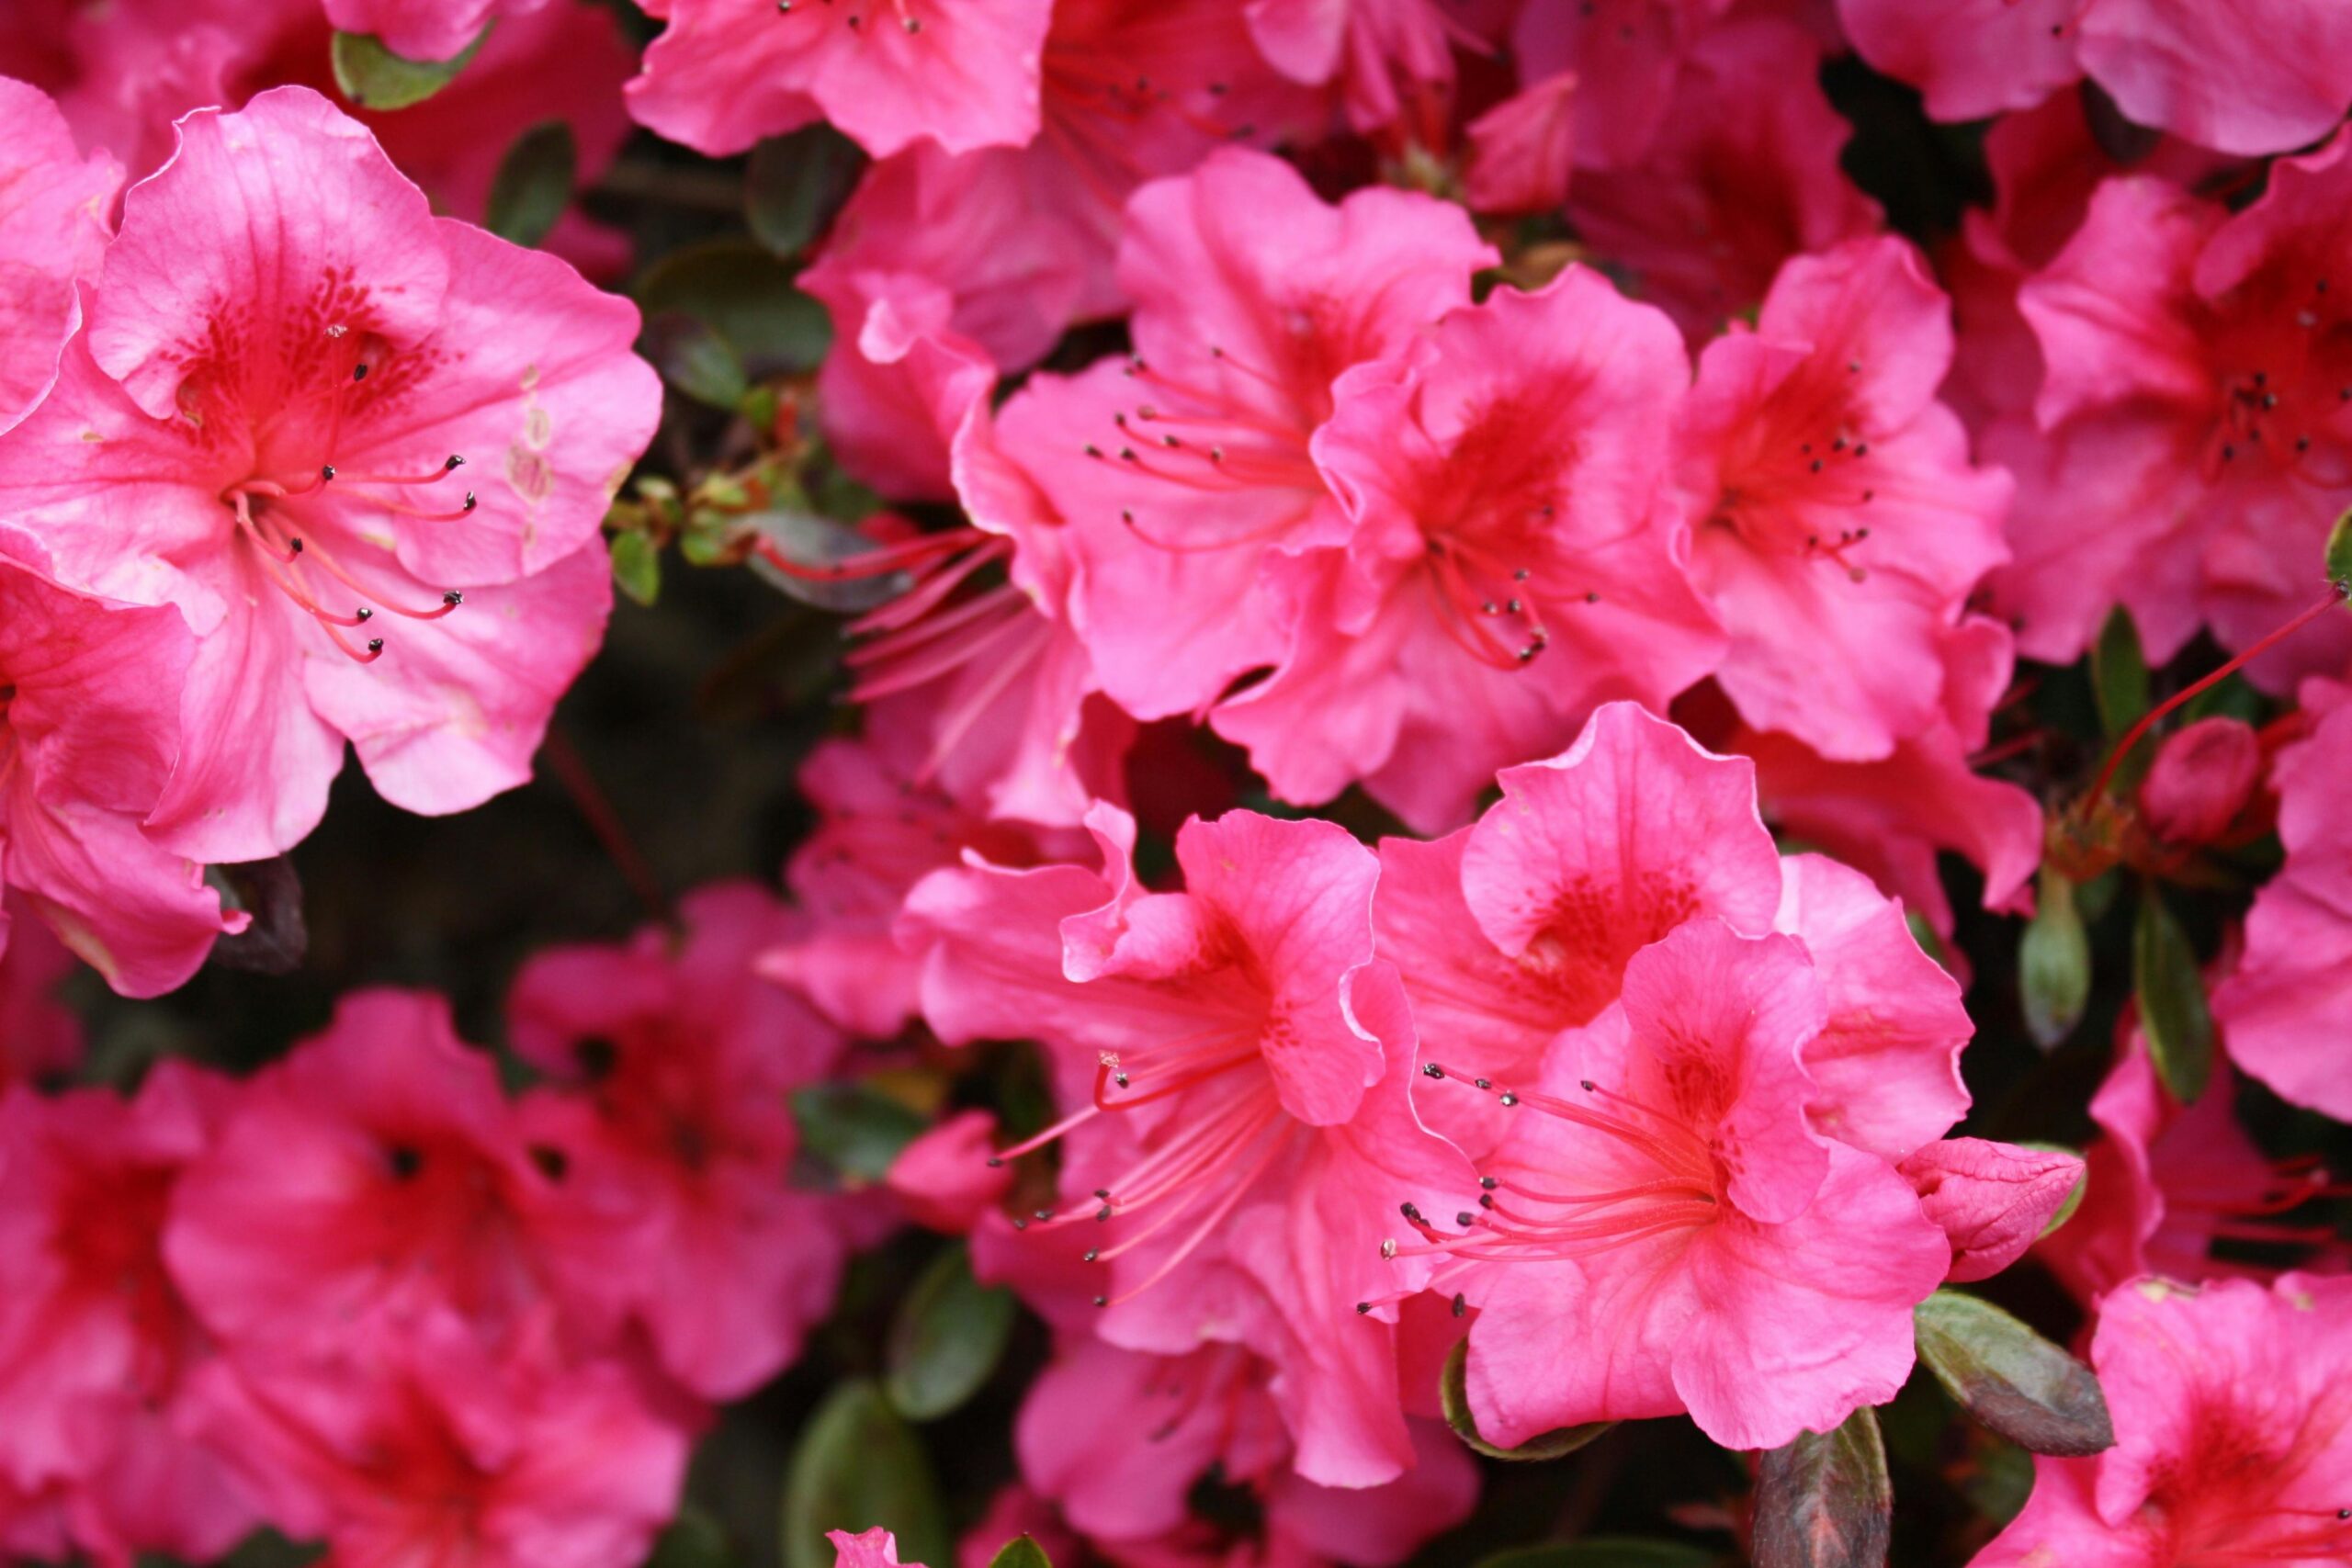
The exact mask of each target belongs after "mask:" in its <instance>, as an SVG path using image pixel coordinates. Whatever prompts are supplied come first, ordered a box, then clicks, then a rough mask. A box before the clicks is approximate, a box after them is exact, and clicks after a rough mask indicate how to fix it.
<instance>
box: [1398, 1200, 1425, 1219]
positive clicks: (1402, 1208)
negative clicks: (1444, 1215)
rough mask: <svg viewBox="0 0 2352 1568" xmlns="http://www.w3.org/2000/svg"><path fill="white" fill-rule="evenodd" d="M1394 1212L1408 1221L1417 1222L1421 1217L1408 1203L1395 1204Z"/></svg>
mask: <svg viewBox="0 0 2352 1568" xmlns="http://www.w3.org/2000/svg"><path fill="white" fill-rule="evenodd" d="M1397 1213H1400V1214H1402V1215H1404V1216H1405V1217H1406V1218H1407V1219H1408V1220H1418V1219H1419V1218H1420V1217H1421V1212H1420V1211H1419V1209H1416V1208H1415V1207H1413V1205H1412V1204H1410V1203H1409V1202H1408V1203H1399V1204H1397Z"/></svg>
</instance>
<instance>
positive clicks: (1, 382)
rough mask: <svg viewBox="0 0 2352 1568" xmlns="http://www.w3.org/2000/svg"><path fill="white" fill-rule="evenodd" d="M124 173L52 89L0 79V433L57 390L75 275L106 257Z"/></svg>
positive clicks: (82, 274) (92, 270)
mask: <svg viewBox="0 0 2352 1568" xmlns="http://www.w3.org/2000/svg"><path fill="white" fill-rule="evenodd" d="M121 185H122V170H121V168H120V167H119V165H118V164H116V163H115V161H114V160H113V159H111V158H109V157H107V155H106V154H105V153H103V152H94V153H92V154H91V155H90V157H89V158H87V159H86V160H85V159H84V158H83V157H82V156H81V155H80V154H79V153H78V152H75V151H74V136H73V133H72V132H71V131H69V130H67V129H66V127H65V120H64V118H63V117H62V115H60V114H59V113H58V112H57V106H56V105H55V104H53V103H51V101H50V99H49V96H48V95H47V94H45V93H43V92H41V91H40V89H39V88H37V87H30V86H28V85H25V84H24V83H22V82H16V81H11V80H9V79H8V78H7V77H6V76H0V430H6V429H7V428H8V426H10V425H12V424H14V423H17V420H18V419H19V418H21V417H22V416H23V415H24V414H25V413H26V412H28V410H30V409H31V407H32V406H33V404H34V403H35V402H37V401H39V400H40V396H41V394H42V393H43V392H45V391H47V390H48V389H49V383H50V379H51V378H52V377H53V376H55V375H56V373H57V351H58V350H59V349H61V348H62V347H64V345H65V339H66V338H67V336H68V335H69V334H71V333H72V332H73V331H74V326H75V325H76V316H75V310H74V279H75V278H77V277H87V276H91V275H92V274H94V273H96V271H97V268H98V258H99V257H100V256H102V255H104V254H106V247H107V238H108V234H107V212H108V210H109V209H112V207H113V206H114V197H115V192H116V191H117V190H118V189H119V188H120V186H121Z"/></svg>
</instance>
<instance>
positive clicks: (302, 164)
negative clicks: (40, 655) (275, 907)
mask: <svg viewBox="0 0 2352 1568" xmlns="http://www.w3.org/2000/svg"><path fill="white" fill-rule="evenodd" d="M183 138H184V141H183V146H182V150H181V152H180V154H179V156H178V158H177V159H176V160H175V162H174V163H173V164H171V166H170V167H169V168H168V169H166V170H165V171H164V173H163V174H161V175H158V176H157V177H155V178H154V179H153V180H150V181H148V182H146V183H145V184H143V185H141V186H139V187H138V189H137V190H136V191H135V192H134V194H133V195H132V196H131V197H129V198H128V200H127V203H126V216H125V218H124V222H123V230H122V233H121V236H120V237H119V239H117V240H116V242H115V243H114V245H113V246H112V248H111V249H109V251H108V252H107V261H106V266H105V270H104V272H103V274H102V275H101V278H100V281H99V284H98V287H97V288H96V293H95V297H94V299H93V300H92V303H91V306H90V310H89V326H88V328H87V329H86V330H85V333H84V334H83V335H82V336H81V337H80V338H78V339H76V340H75V342H74V344H72V345H71V346H69V348H68V350H67V353H66V356H65V363H64V367H63V369H62V372H61V376H60V379H59V383H58V387H57V389H56V390H55V391H54V392H53V393H52V394H51V397H50V399H49V400H48V401H47V402H46V403H44V404H43V405H42V407H41V409H40V412H38V413H36V414H35V415H34V416H33V417H31V418H30V419H28V420H27V421H26V422H25V423H23V424H20V425H18V426H17V428H16V429H15V430H14V431H11V432H9V433H8V434H6V436H5V437H0V505H5V506H6V509H7V510H8V511H9V513H11V515H12V516H13V517H14V519H15V520H16V522H17V524H18V525H20V526H22V527H23V528H25V529H26V530H27V531H28V532H30V533H32V534H33V535H35V536H37V537H38V538H40V541H41V542H42V543H43V545H44V546H45V547H47V548H48V550H49V552H50V553H51V557H52V558H54V560H55V562H56V565H57V568H58V570H59V572H60V574H61V575H62V576H63V577H64V578H66V579H67V580H68V581H74V582H77V583H81V584H85V585H87V586H89V587H91V588H93V589H94V590H96V591H99V592H112V593H116V594H119V595H120V596H123V597H126V598H130V599H134V600H138V601H141V602H145V603H169V604H176V605H178V606H179V608H180V610H181V612H182V613H183V614H184V615H186V616H187V620H188V622H189V624H190V625H191V626H193V627H195V628H196V631H197V635H198V646H197V652H196V660H195V663H194V664H193V666H192V667H191V669H190V671H189V675H188V678H187V682H186V683H185V684H186V691H185V693H184V694H183V696H182V703H181V715H182V729H183V739H182V748H181V752H180V757H179V761H178V765H177V767H176V769H175V772H174V774H173V777H172V782H171V786H170V789H169V791H168V792H167V794H166V795H165V796H164V800H163V802H162V803H161V804H160V805H159V806H158V807H157V808H156V812H155V815H154V817H153V818H151V826H152V828H153V830H154V831H155V832H156V834H157V835H158V837H159V839H160V840H161V841H163V842H164V843H166V844H167V845H169V846H170V847H172V848H174V849H176V850H178V851H180V852H183V853H187V854H191V855H195V856H198V857H199V858H203V859H210V860H241V859H252V858H257V857H263V856H266V855H269V854H272V853H275V852H277V851H279V850H282V849H284V848H285V847H287V846H288V845H289V844H291V843H293V842H294V841H296V840H299V839H300V838H301V837H302V836H303V835H304V834H305V833H307V832H308V831H309V830H310V829H311V826H312V825H313V824H315V823H316V821H317V820H318V818H319V815H320V813H321V812H322V810H323V809H324V807H325V803H326V790H327V785H328V784H329V783H330V782H331V781H332V779H333V778H334V774H335V773H336V771H337V769H338V768H339V767H340V765H341V757H342V750H343V746H344V743H345V739H349V740H350V741H351V742H353V743H354V744H355V745H356V749H357V750H358V752H359V756H360V760H361V761H362V763H363V764H364V765H365V766H366V767H367V769H368V773H369V776H370V778H371V779H372V780H373V782H374V783H375V784H376V787H377V789H378V791H379V793H381V794H382V795H385V796H386V797H387V798H388V799H390V800H391V801H393V802H394V803H396V804H398V805H401V806H403V807H409V808H411V809H415V810H422V811H428V812H442V811H454V810H458V809H462V808H464V807H469V806H472V805H475V804H477V803H479V802H480V801H481V800H482V799H484V798H486V797H488V796H489V795H493V794H495V793H497V792H498V791H500V790H502V789H505V788H508V787H511V786H512V785H514V784H517V783H519V782H521V781H522V779H524V778H525V777H526V776H527V773H528V768H529V760H530V755H531V753H532V751H533V750H535V749H536V748H537V741H538V738H539V735H540V733H541V732H542V730H543V729H544V728H545V725H546V723H547V717H548V711H549V709H550V708H551V707H552V705H553V704H554V701H555V699H556V697H557V696H558V695H560V693H561V692H562V690H563V688H564V687H565V686H566V685H567V684H568V683H569V682H570V681H571V677H572V676H573V675H574V674H575V673H576V672H577V671H578V670H579V669H580V667H581V665H582V663H583V662H584V661H585V660H586V659H587V657H588V655H589V653H590V652H591V651H592V650H593V649H594V646H595V644H596V642H597V640H598V638H599V637H601V635H602V631H603V626H604V619H605V613H606V611H607V609H608V607H609V605H610V604H611V593H612V589H611V580H610V573H609V572H608V571H607V570H606V568H605V559H604V551H603V549H602V547H601V546H600V544H599V542H598V532H599V524H600V522H601V520H602V517H603V514H604V510H605V504H606V502H607V500H608V499H609V497H610V496H611V494H612V491H613V490H614V488H615V486H616V485H617V483H618V482H619V480H620V479H621V477H622V475H623V474H624V473H625V472H626V470H627V468H628V464H629V463H630V462H631V461H632V460H634V458H635V457H636V456H637V454H638V453H639V451H640V450H641V449H642V448H643V446H644V444H645V442H646V440H647V438H648V437H649V436H650V433H651V430H652V427H653V423H654V420H655V418H656V416H657V414H658V411H659V404H660V389H659V383H658V381H657V379H656V378H655V377H654V375H653V372H652V370H651V369H650V367H648V366H646V365H645V364H644V363H643V362H642V361H640V360H639V359H638V358H637V357H636V356H635V355H633V354H631V353H630V352H629V348H628V344H629V342H630V340H631V339H632V338H633V337H634V336H635V333H636V329H637V312H636V310H634V309H633V308H632V307H630V306H629V305H628V304H627V303H626V302H625V301H621V300H618V299H610V298H608V297H606V296H604V295H601V294H598V293H596V292H595V291H594V290H593V289H591V288H588V287H587V286H586V285H584V284H582V282H581V281H580V279H579V278H578V276H576V275H574V274H573V273H572V272H571V269H570V268H569V267H567V266H565V265H563V264H562V263H561V262H559V261H556V260H554V259H553V258H551V257H548V256H545V255H542V254H538V253H536V252H531V251H524V250H519V249H517V248H515V247H514V246H512V245H509V244H506V243H503V241H499V240H495V239H492V237H490V236H489V235H487V234H484V233H482V232H481V231H479V230H475V229H472V228H469V227H468V226H466V225H464V224H461V223H457V222H454V221H450V220H435V219H433V218H432V217H431V216H430V214H429V212H428V211H427V209H426V206H425V201H424V197H423V195H421V194H420V193H419V192H418V191H417V189H416V188H415V187H414V186H412V185H410V184H409V183H408V182H407V181H405V180H403V179H401V177H400V175H398V174H397V173H396V172H395V171H394V170H393V169H392V167H391V165H390V164H389V163H388V162H386V161H385V159H384V157H383V155H382V153H381V152H379V150H378V149H377V147H376V145H375V143H374V141H372V140H371V139H370V138H369V137H368V134H367V132H366V131H365V130H362V129H361V128H360V127H359V126H357V125H356V124H355V123H353V122H352V121H350V120H348V119H346V118H344V117H343V116H341V115H339V114H337V113H336V112H335V110H334V108H333V107H331V106H330V105H328V104H327V103H326V102H325V101H324V100H323V99H322V98H320V97H318V96H316V95H315V94H312V93H311V92H309V91H307V90H304V89H300V88H286V89H281V90H278V91H274V92H270V93H266V94H264V95H263V96H261V97H259V98H256V99H255V100H254V104H253V106H252V107H249V108H247V109H246V110H245V111H244V112H243V113H242V114H234V115H221V114H215V113H199V114H197V115H195V116H192V117H190V118H188V119H187V121H186V122H185V123H184V126H183ZM254 167H260V168H262V169H264V170H266V171H267V172H268V175H269V177H268V178H266V179H260V180H254V179H253V178H250V177H249V176H250V171H251V169H252V168H254ZM281 181H282V182H283V183H282V184H280V183H278V182H281ZM191 258H193V259H191ZM461 458H462V459H465V460H466V461H468V462H470V464H471V465H472V468H471V471H470V473H467V474H463V475H461V474H460V473H459V472H458V468H457V464H458V460H459V459H461ZM329 476H332V478H330V477H329ZM469 480H470V482H471V484H472V485H473V487H474V488H473V489H471V490H469V489H467V488H466V486H467V484H468V482H469ZM379 613H380V614H381V615H382V619H380V620H376V621H374V622H373V624H368V625H364V626H363V623H365V622H368V621H369V620H370V618H371V617H377V616H379ZM386 621H390V622H393V623H396V624H392V625H386V624H384V623H385V622H386ZM374 632H380V633H381V636H380V637H379V638H378V637H369V634H370V633H374ZM362 638H368V641H367V643H366V645H365V646H363V644H362V641H361V639H362ZM379 641H380V643H381V645H382V647H381V649H380V650H379V649H377V648H376V643H377V642H379ZM378 651H381V652H383V653H384V654H385V656H386V657H385V660H384V661H383V662H381V663H375V662H373V661H374V660H375V659H376V656H377V653H378Z"/></svg>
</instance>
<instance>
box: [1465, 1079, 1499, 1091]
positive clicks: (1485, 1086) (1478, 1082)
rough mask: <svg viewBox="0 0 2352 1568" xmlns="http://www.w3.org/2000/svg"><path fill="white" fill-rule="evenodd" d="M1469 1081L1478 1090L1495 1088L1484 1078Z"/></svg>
mask: <svg viewBox="0 0 2352 1568" xmlns="http://www.w3.org/2000/svg"><path fill="white" fill-rule="evenodd" d="M1470 1081H1471V1082H1472V1083H1474V1084H1476V1085H1477V1086H1478V1087H1479V1088H1480V1089H1492V1088H1494V1087H1495V1086H1494V1085H1493V1083H1491V1082H1490V1081H1488V1080H1487V1079H1486V1078H1472V1079H1471V1080H1470Z"/></svg>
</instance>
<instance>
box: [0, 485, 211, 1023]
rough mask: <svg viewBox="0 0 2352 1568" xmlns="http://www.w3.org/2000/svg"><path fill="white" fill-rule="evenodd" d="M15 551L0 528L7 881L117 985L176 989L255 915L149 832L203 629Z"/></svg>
mask: <svg viewBox="0 0 2352 1568" xmlns="http://www.w3.org/2000/svg"><path fill="white" fill-rule="evenodd" d="M11 547H12V540H11V536H9V535H8V534H7V533H6V528H5V525H0V885H5V886H7V887H9V888H11V889H13V890H14V892H15V895H16V896H15V897H14V898H12V900H11V903H12V904H15V905H16V906H17V907H18V908H29V909H30V910H31V911H32V912H33V913H35V914H37V915H39V916H40V918H41V919H43V920H44V921H46V922H47V923H48V924H49V926H50V927H51V930H53V931H56V932H57V934H58V936H59V937H60V938H61V939H62V940H63V942H65V944H66V946H68V947H70V948H72V949H73V950H74V953H76V954H78V955H79V956H80V957H81V958H82V959H83V960H84V962H85V963H87V964H89V965H90V966H91V967H92V968H94V969H96V970H97V971H98V973H99V974H101V975H103V976H106V979H107V984H108V985H110V986H112V987H114V988H115V989H116V990H118V991H120V992H122V993H123V994H125V995H127V996H141V997H151V996H154V995H157V994H158V993H160V992H164V991H168V990H170V989H172V988H173V987H175V986H177V985H179V984H180V983H181V982H182V981H184V980H186V979H187V977H188V976H190V975H191V974H193V973H195V971H196V968H197V966H198V964H202V963H203V962H204V958H205V954H206V953H209V952H210V951H211V948H212V941H213V938H215V937H217V936H219V935H220V933H221V932H222V931H242V930H243V929H244V925H245V917H244V916H243V915H242V914H237V915H229V916H224V915H222V913H221V910H220V895H219V894H218V893H216V892H214V891H213V890H212V889H211V888H209V887H208V886H205V883H204V871H203V868H202V867H201V866H198V865H196V864H194V863H190V862H189V861H187V860H186V859H184V858H182V857H181V856H179V855H176V854H174V853H171V852H168V851H166V850H164V848H162V847H161V846H160V845H158V844H156V843H155V842H154V841H153V840H151V839H149V838H148V837H147V835H146V834H145V833H144V832H143V831H142V830H141V820H142V819H143V818H146V817H147V815H148V813H149V812H150V811H152V810H153V809H154V807H155V804H156V802H157V800H158V799H159V798H161V797H162V796H163V795H164V792H165V790H166V787H167V785H166V781H167V779H168V778H169V776H170V774H171V771H172V765H173V760H174V757H175V754H176V753H177V752H178V751H179V750H180V744H179V742H180V733H181V732H180V723H179V714H178V712H177V701H176V699H177V694H178V689H179V686H180V684H181V682H183V681H184V680H186V679H187V670H188V661H189V659H190V657H191V656H192V654H193V652H194V649H193V646H192V642H193V639H191V638H190V637H189V636H188V632H187V626H185V625H184V624H183V623H182V622H181V620H180V617H179V615H178V613H177V612H175V611H173V610H170V609H165V608H150V607H147V606H143V605H129V604H112V603H109V602H107V601H106V600H103V599H99V598H96V597H94V596H92V595H89V594H85V593H77V592H73V591H72V590H70V589H65V588H61V587H59V586H57V585H56V584H55V583H53V582H51V581H48V580H47V579H46V578H45V577H44V576H43V575H42V574H41V573H40V572H39V571H37V570H34V568H33V567H32V566H30V565H28V564H26V562H25V561H23V560H19V559H16V558H11V556H10V555H9V554H8V553H7V552H8V551H9V549H10V548H11ZM15 547H22V546H21V541H17V542H16V546H15ZM24 548H26V549H27V552H28V553H31V551H30V547H24ZM12 923H13V922H12V921H10V920H9V919H8V918H7V915H6V912H0V943H5V942H6V940H7V936H8V928H9V926H10V924H12Z"/></svg>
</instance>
